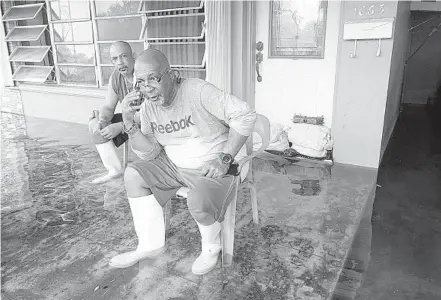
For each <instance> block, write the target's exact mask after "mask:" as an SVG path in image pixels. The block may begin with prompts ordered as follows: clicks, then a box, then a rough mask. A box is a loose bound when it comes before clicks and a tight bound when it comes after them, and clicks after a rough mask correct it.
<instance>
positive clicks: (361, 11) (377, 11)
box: [354, 4, 385, 17]
mask: <svg viewBox="0 0 441 300" xmlns="http://www.w3.org/2000/svg"><path fill="white" fill-rule="evenodd" d="M384 6H385V5H384V4H372V5H369V6H368V5H362V6H360V7H355V8H354V12H355V16H356V17H365V16H369V17H370V16H373V15H381V14H383V13H384V11H385V9H384Z"/></svg>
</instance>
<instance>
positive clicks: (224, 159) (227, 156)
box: [221, 153, 233, 164]
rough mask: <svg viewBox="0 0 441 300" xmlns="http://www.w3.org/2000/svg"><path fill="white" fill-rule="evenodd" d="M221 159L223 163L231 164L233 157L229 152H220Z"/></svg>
mask: <svg viewBox="0 0 441 300" xmlns="http://www.w3.org/2000/svg"><path fill="white" fill-rule="evenodd" d="M221 160H222V162H223V163H224V164H231V162H232V161H233V157H232V156H231V155H230V154H226V153H222V155H221Z"/></svg>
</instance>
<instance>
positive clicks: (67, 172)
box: [1, 113, 377, 300]
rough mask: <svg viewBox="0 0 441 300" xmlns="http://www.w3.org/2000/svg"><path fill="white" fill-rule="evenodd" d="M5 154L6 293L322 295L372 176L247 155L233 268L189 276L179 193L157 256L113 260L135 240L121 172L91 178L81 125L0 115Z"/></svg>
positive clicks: (188, 228) (193, 250)
mask: <svg viewBox="0 0 441 300" xmlns="http://www.w3.org/2000/svg"><path fill="white" fill-rule="evenodd" d="M8 124H16V126H15V127H14V128H13V126H8ZM120 154H121V153H120ZM1 155H2V166H1V167H2V179H1V183H2V199H1V204H2V208H1V217H2V220H1V225H2V228H1V231H2V232H1V233H2V236H1V242H2V243H1V254H2V263H1V271H2V279H1V280H2V297H4V298H5V299H107V300H111V299H118V300H120V299H185V300H188V299H328V298H330V297H331V296H332V294H333V291H334V288H335V286H336V284H337V281H338V279H339V276H340V273H341V270H342V269H343V266H344V264H345V261H346V258H347V255H348V252H349V250H350V249H351V245H352V242H353V238H354V235H355V233H356V232H357V229H358V226H359V224H360V220H361V219H362V215H363V211H364V208H365V205H366V203H367V202H368V199H369V197H371V196H372V195H373V193H374V186H375V181H376V176H377V173H376V170H371V169H364V168H357V167H349V166H341V165H336V166H333V167H329V166H320V165H307V164H306V165H305V164H304V165H294V164H291V163H289V162H288V161H286V160H284V159H280V158H277V157H275V156H273V155H270V154H267V155H263V156H261V157H259V158H258V159H255V161H254V166H253V172H254V178H255V184H256V189H257V198H258V201H259V217H260V224H259V225H255V224H254V223H253V222H252V213H251V204H250V194H249V190H247V189H241V190H240V192H239V197H238V204H237V216H236V231H235V249H234V259H233V260H234V261H233V265H232V266H231V267H229V268H222V267H221V266H220V263H219V265H218V267H217V268H216V269H215V270H214V271H212V272H211V273H209V274H207V275H205V276H195V275H193V274H192V273H191V264H192V263H193V261H194V259H195V258H196V257H197V255H198V253H199V251H200V236H199V234H198V231H197V226H196V223H195V222H194V221H193V219H192V218H191V216H190V214H189V213H188V210H187V207H186V203H185V202H183V201H177V200H175V201H173V202H172V211H173V216H172V218H171V230H170V231H169V232H168V236H167V247H168V249H167V251H166V252H165V253H164V254H163V255H161V256H159V257H158V258H157V259H146V260H144V261H142V262H140V263H139V264H137V265H135V266H133V267H131V268H127V269H114V268H111V267H109V265H108V262H109V260H110V258H111V257H113V256H114V255H116V254H118V253H121V252H123V251H127V250H129V249H133V248H135V246H136V237H135V233H134V230H133V224H132V219H131V214H130V209H129V206H128V202H127V197H126V195H125V190H124V185H123V181H122V178H121V177H120V178H118V179H115V180H113V181H111V182H109V183H106V184H102V185H92V184H91V183H90V181H91V180H92V179H93V178H95V177H96V176H98V175H99V174H101V173H102V172H104V168H103V166H102V165H101V162H100V159H99V157H98V155H97V153H96V152H95V150H94V148H93V146H92V145H91V143H90V139H89V137H88V136H87V129H86V127H85V126H83V125H75V124H68V123H62V122H56V121H50V120H44V119H37V118H30V117H28V118H26V119H24V117H23V116H20V115H15V114H9V113H2V154H1ZM131 158H132V159H133V158H134V157H133V156H131Z"/></svg>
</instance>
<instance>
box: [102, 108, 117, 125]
mask: <svg viewBox="0 0 441 300" xmlns="http://www.w3.org/2000/svg"><path fill="white" fill-rule="evenodd" d="M114 113H115V111H114V110H112V109H111V108H109V107H107V106H103V107H101V109H100V117H99V120H104V121H106V122H110V121H112V118H113V115H114Z"/></svg>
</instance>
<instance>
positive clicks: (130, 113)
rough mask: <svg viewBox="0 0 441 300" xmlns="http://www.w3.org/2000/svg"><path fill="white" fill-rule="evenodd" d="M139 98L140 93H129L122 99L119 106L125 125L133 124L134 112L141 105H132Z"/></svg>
mask: <svg viewBox="0 0 441 300" xmlns="http://www.w3.org/2000/svg"><path fill="white" fill-rule="evenodd" d="M140 97H141V93H140V92H138V91H131V92H130V93H128V94H127V95H126V96H125V97H124V99H123V101H122V103H121V104H122V117H123V120H124V123H125V124H126V125H128V124H133V123H134V118H135V117H134V115H135V112H136V111H137V110H139V109H140V108H141V105H137V106H134V105H133V103H135V101H138V100H139V98H140Z"/></svg>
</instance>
